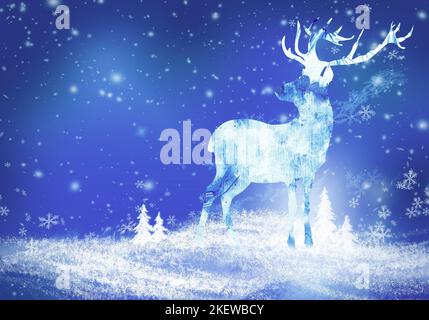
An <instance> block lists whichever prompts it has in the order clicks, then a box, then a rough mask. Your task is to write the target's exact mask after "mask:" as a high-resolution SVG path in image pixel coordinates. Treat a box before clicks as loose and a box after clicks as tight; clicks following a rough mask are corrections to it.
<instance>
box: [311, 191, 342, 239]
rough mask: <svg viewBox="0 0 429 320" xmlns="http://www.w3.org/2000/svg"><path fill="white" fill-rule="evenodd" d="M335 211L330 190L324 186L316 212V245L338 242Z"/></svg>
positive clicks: (314, 228) (314, 233)
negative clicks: (329, 193) (332, 206)
mask: <svg viewBox="0 0 429 320" xmlns="http://www.w3.org/2000/svg"><path fill="white" fill-rule="evenodd" d="M334 219H335V217H334V212H333V211H332V208H331V201H330V200H329V196H328V191H327V190H326V187H324V188H323V191H322V194H321V195H320V203H319V208H318V210H317V214H316V221H315V222H314V225H313V235H314V245H315V246H319V245H327V244H331V245H332V244H334V243H335V242H336V232H337V227H336V225H335V223H334Z"/></svg>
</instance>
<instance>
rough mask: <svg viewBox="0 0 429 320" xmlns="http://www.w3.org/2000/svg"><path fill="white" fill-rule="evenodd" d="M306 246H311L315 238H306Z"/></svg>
mask: <svg viewBox="0 0 429 320" xmlns="http://www.w3.org/2000/svg"><path fill="white" fill-rule="evenodd" d="M305 246H306V247H307V248H311V247H312V246H313V240H312V239H311V238H305Z"/></svg>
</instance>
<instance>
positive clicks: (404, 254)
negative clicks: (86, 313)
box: [0, 212, 429, 299]
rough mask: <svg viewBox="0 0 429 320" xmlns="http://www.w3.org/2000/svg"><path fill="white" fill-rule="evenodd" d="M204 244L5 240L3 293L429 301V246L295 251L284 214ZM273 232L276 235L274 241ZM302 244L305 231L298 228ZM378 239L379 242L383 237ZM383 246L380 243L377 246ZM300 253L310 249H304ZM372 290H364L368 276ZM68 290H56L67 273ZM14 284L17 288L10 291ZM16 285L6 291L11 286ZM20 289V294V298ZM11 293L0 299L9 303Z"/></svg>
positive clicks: (241, 218) (255, 219)
mask: <svg viewBox="0 0 429 320" xmlns="http://www.w3.org/2000/svg"><path fill="white" fill-rule="evenodd" d="M207 228H208V232H207V236H206V238H205V241H204V242H203V243H198V244H197V243H196V242H195V241H194V231H195V230H194V228H193V227H186V228H183V229H181V230H178V231H176V232H173V233H171V234H170V236H169V237H168V239H167V240H165V241H163V242H161V243H154V242H150V243H148V244H147V245H145V246H134V245H132V244H131V243H130V241H129V240H121V241H116V242H115V241H112V240H109V239H100V238H98V239H88V240H77V239H68V240H58V239H46V240H7V241H6V240H4V241H1V245H0V279H1V280H0V282H1V284H2V287H3V288H13V290H15V291H17V292H18V293H19V292H20V290H24V291H26V292H32V293H33V295H34V297H53V298H84V299H97V298H102V299H106V298H109V299H114V298H119V299H129V298H146V299H148V298H152V299H159V298H170V299H207V298H225V299H242V298H249V299H304V298H306V299H330V298H338V299H381V298H389V299H396V298H418V297H420V298H422V297H428V296H429V285H428V280H429V248H428V246H427V244H420V245H402V246H399V245H397V246H392V245H390V246H388V245H377V246H371V247H369V246H368V247H366V246H363V245H358V244H356V245H355V246H354V247H353V250H343V249H342V248H341V247H325V248H316V247H314V248H311V249H307V248H305V247H304V246H303V245H302V243H303V242H301V241H297V248H296V249H288V248H287V246H286V245H285V243H286V240H287V234H286V233H285V230H287V229H288V220H287V219H285V214H284V213H283V212H253V213H248V214H239V215H237V222H236V230H237V232H236V240H235V241H234V240H233V239H231V238H229V237H225V234H224V232H225V229H224V226H223V225H222V224H221V223H214V222H210V223H208V224H207ZM268 230H269V232H267V231H268ZM298 231H300V232H297V238H298V239H299V238H301V239H303V237H304V234H303V233H304V232H303V228H302V224H301V228H299V229H298ZM374 237H379V235H377V236H376V235H374ZM377 239H379V238H377ZM300 244H301V245H300ZM366 269H367V270H368V287H367V288H362V287H361V286H360V283H359V281H360V280H359V279H361V277H362V276H363V274H362V272H363V271H362V270H366ZM59 270H62V271H67V272H68V274H69V278H70V285H69V286H68V287H69V289H67V290H58V289H56V288H55V283H56V281H57V279H58V277H59V276H60V274H61V272H62V271H59ZM12 283H13V284H14V285H13V286H11V285H10V284H12ZM6 284H7V285H6ZM11 290H12V289H11ZM2 294H5V292H4V291H3V293H0V297H1V295H2Z"/></svg>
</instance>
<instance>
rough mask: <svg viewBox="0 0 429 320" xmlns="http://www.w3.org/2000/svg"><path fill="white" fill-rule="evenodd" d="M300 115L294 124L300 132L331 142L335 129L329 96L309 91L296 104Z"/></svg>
mask: <svg viewBox="0 0 429 320" xmlns="http://www.w3.org/2000/svg"><path fill="white" fill-rule="evenodd" d="M296 105H297V107H298V110H299V115H298V117H297V118H295V120H294V122H295V125H296V126H297V128H298V130H302V131H305V132H308V133H309V134H311V135H317V136H319V138H320V139H322V140H330V138H331V134H332V127H333V122H334V120H333V111H332V106H331V103H330V101H329V98H328V97H327V96H322V95H320V94H318V93H315V92H313V91H307V92H305V93H304V94H303V96H302V98H301V99H300V100H299V101H297V102H296Z"/></svg>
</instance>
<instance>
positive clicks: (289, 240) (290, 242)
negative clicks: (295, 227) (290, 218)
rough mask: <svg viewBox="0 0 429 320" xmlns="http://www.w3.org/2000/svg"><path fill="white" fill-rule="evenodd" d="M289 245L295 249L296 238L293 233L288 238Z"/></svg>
mask: <svg viewBox="0 0 429 320" xmlns="http://www.w3.org/2000/svg"><path fill="white" fill-rule="evenodd" d="M287 245H288V247H289V248H292V249H295V238H294V237H293V236H291V235H289V238H288V239H287Z"/></svg>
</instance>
